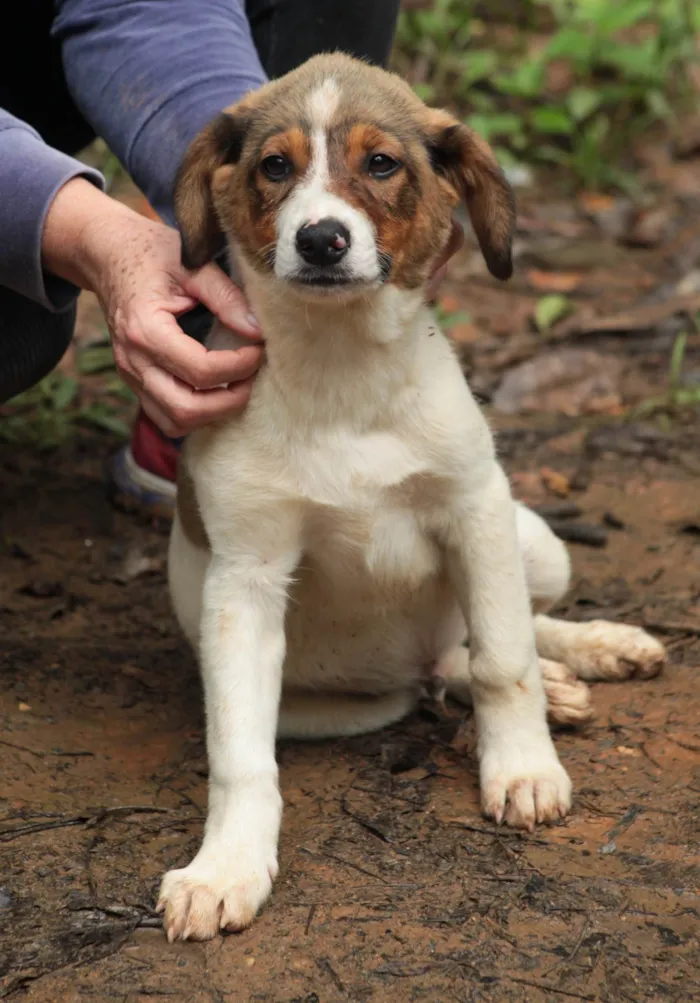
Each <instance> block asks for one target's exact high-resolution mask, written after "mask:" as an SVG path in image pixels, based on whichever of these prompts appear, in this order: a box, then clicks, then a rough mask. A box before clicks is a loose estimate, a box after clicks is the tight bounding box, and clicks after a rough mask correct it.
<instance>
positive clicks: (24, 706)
mask: <svg viewBox="0 0 700 1003" xmlns="http://www.w3.org/2000/svg"><path fill="white" fill-rule="evenodd" d="M31 709H32V708H31V705H30V704H28V703H23V702H22V701H21V700H20V702H19V703H18V704H17V710H21V711H22V712H23V713H26V712H27V711H28V710H31Z"/></svg>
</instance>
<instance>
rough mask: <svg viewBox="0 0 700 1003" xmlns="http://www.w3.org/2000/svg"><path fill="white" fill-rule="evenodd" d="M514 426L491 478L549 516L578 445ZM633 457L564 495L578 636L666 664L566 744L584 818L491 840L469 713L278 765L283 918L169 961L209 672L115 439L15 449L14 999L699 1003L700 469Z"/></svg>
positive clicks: (627, 436)
mask: <svg viewBox="0 0 700 1003" xmlns="http://www.w3.org/2000/svg"><path fill="white" fill-rule="evenodd" d="M509 424H511V427H510V428H507V427H506V428H505V429H504V431H503V433H502V435H501V440H500V441H501V452H502V454H503V456H504V460H505V462H506V464H507V466H508V467H509V469H510V470H511V472H512V473H513V475H514V478H513V479H514V484H515V486H516V490H518V492H519V494H520V495H521V496H522V497H526V498H527V499H528V500H530V501H532V502H533V503H536V504H545V505H546V506H548V507H546V508H545V511H546V512H554V513H555V515H556V512H557V506H561V505H562V504H563V503H562V502H561V501H557V500H555V499H553V498H552V496H551V492H550V493H549V494H548V493H547V491H546V489H545V488H544V486H543V484H544V480H546V478H544V480H543V476H542V474H541V471H542V469H543V468H544V469H545V470H550V471H551V470H552V469H556V470H557V471H558V472H560V473H561V475H562V476H569V477H571V478H573V476H574V475H575V474H576V473H577V472H579V473H580V466H581V456H582V455H583V454H584V453H586V450H585V449H583V448H582V447H580V446H579V447H578V448H577V446H576V442H577V441H578V438H579V437H580V436H579V432H578V431H577V429H578V426H577V425H576V423H573V425H572V422H571V421H570V420H568V419H562V418H556V419H552V418H549V419H548V420H547V421H546V422H545V421H542V420H539V421H535V420H532V419H530V420H528V421H524V420H522V419H519V420H518V422H517V423H515V422H512V423H509ZM567 426H572V428H568V427H567ZM613 433H614V434H613ZM644 433H645V429H644V427H641V428H640V427H638V426H629V427H625V429H624V434H621V433H620V430H619V428H614V429H612V430H609V431H608V435H609V438H610V441H609V442H606V443H604V444H605V445H606V446H607V449H605V450H601V451H597V452H595V453H594V454H593V453H591V450H590V449H588V451H587V453H586V455H587V459H586V466H587V470H586V476H587V478H588V486H587V487H586V488H585V489H580V490H578V491H576V492H575V493H574V494H573V495H572V496H571V497H575V503H576V505H577V506H578V507H579V509H580V510H581V513H582V514H581V516H580V517H578V518H573V519H568V520H566V521H567V522H569V524H570V525H579V526H580V525H581V524H583V525H584V527H587V528H588V529H590V528H591V527H593V528H595V529H597V530H598V532H601V531H602V533H603V535H605V536H606V538H607V539H606V545H605V546H603V547H601V546H595V547H592V546H589V545H585V544H572V553H573V557H574V565H575V584H574V588H573V590H572V592H571V594H570V596H569V597H567V599H566V601H565V605H564V606H563V608H562V609H561V610H560V613H561V614H562V615H564V616H566V617H571V618H593V617H599V616H604V617H608V618H611V619H615V618H617V619H620V620H627V621H629V622H634V623H638V624H642V625H645V626H646V627H647V629H649V630H650V631H651V632H652V633H655V634H656V635H657V636H659V637H660V638H662V639H663V641H664V642H665V643H666V644H667V645H668V651H669V664H668V667H667V669H666V670H665V672H664V673H663V675H662V676H660V677H659V678H657V679H654V680H650V681H646V682H638V681H632V682H628V683H620V684H599V685H597V686H596V687H595V692H594V701H595V706H596V709H597V718H596V720H595V721H594V722H593V724H591V725H589V726H588V727H587V728H586V729H585V730H584V731H582V732H561V733H560V734H559V735H558V736H557V744H558V748H559V752H560V754H561V757H562V759H563V762H564V764H565V765H566V767H567V769H568V770H569V771H570V773H571V775H572V777H573V780H574V783H575V789H576V798H575V802H574V807H573V811H572V813H571V815H570V817H569V818H568V819H567V820H566V821H565V822H564V823H563V824H561V825H559V826H556V827H553V828H549V829H540V830H538V831H537V832H536V833H535V834H534V835H532V836H530V835H522V834H516V833H511V832H508V831H507V830H505V829H496V828H495V827H494V826H492V825H491V824H490V823H487V822H486V821H484V820H483V819H482V818H481V816H480V814H479V807H478V798H477V787H476V771H475V764H474V757H473V733H472V727H471V722H470V720H469V718H468V717H467V718H465V716H464V713H463V712H462V711H460V710H459V709H458V708H457V707H454V708H452V709H451V711H450V714H449V715H448V716H442V717H441V716H439V715H438V714H437V713H436V711H435V710H434V709H433V708H432V707H430V706H426V707H424V708H423V709H422V710H421V711H420V712H419V713H417V714H415V715H414V716H413V717H411V718H410V719H408V720H406V721H404V722H402V723H401V725H400V726H397V727H395V728H392V729H389V730H387V731H386V732H383V733H381V734H378V735H373V736H368V737H366V738H362V739H355V740H351V741H339V742H327V743H322V744H312V743H306V744H285V745H283V746H282V747H281V748H280V762H281V779H282V789H283V793H284V799H285V804H286V812H285V817H284V823H283V829H282V838H281V857H280V863H281V869H280V877H279V879H278V881H277V884H276V887H275V890H274V894H273V896H272V898H271V900H270V902H269V903H268V905H267V906H266V908H265V909H264V911H263V913H262V914H261V916H260V917H259V918H258V920H257V922H256V924H255V925H254V926H253V927H252V929H250V930H247V931H245V932H244V933H242V934H239V935H234V936H226V937H222V938H218V939H217V940H215V941H213V942H211V943H209V944H204V945H202V944H177V945H173V946H169V945H168V944H167V943H166V941H165V938H164V935H163V933H162V931H161V928H160V921H159V919H158V918H157V917H155V915H154V912H153V906H154V901H155V898H154V896H155V893H156V890H157V885H158V882H159V878H160V876H161V875H162V873H163V871H164V870H166V869H168V868H170V867H173V866H178V865H181V864H184V863H185V862H187V861H188V859H189V858H190V856H191V854H192V853H193V851H194V850H195V848H196V845H197V842H198V840H199V838H200V834H201V830H202V820H203V813H204V807H205V803H206V759H205V754H204V747H203V741H202V713H201V708H200V696H199V683H198V678H197V671H196V666H195V663H194V660H193V658H192V656H191V654H190V653H189V651H188V650H187V648H186V646H185V644H184V643H183V642H182V640H181V639H180V637H179V635H178V632H177V629H176V626H175V624H174V622H173V618H172V616H171V614H170V612H169V608H168V601H167V595H166V588H165V579H164V571H163V559H164V551H165V543H166V537H165V535H164V534H163V532H162V530H160V529H159V527H153V526H148V525H144V524H143V523H141V522H139V521H138V520H137V519H135V518H134V517H133V516H129V515H127V514H123V513H119V512H116V511H115V510H114V509H113V508H112V507H111V505H110V504H109V502H108V501H107V499H106V497H105V493H104V487H103V482H102V467H101V463H102V461H103V459H104V456H105V454H106V451H107V450H108V449H109V444H108V443H105V442H104V441H102V440H99V439H97V438H91V437H86V438H84V439H78V440H76V441H73V442H72V443H71V444H70V445H68V446H66V447H64V448H63V450H62V451H60V453H59V454H54V455H53V456H52V457H51V462H50V465H49V464H48V463H47V459H46V458H45V457H41V456H39V455H32V454H29V455H28V454H27V453H26V452H20V451H18V450H15V449H9V448H3V451H2V454H1V456H0V482H1V487H0V506H1V509H2V541H3V543H2V557H1V564H2V584H1V591H0V629H1V631H2V649H1V653H0V660H1V661H0V665H1V682H2V695H1V701H2V703H1V707H2V720H3V729H2V733H1V735H0V740H1V742H2V745H1V746H0V748H1V753H0V756H1V760H2V764H3V770H2V773H3V783H2V798H1V801H0V804H1V809H0V810H1V819H0V844H1V846H0V859H1V861H2V864H1V867H0V874H1V876H2V877H1V884H2V891H1V892H0V922H1V924H2V940H1V942H0V966H1V968H0V970H1V971H2V980H1V981H0V986H1V988H0V995H3V996H7V997H9V998H11V999H13V1000H14V999H17V1000H27V1001H30V1000H31V1001H37V1003H38V1001H42V1003H44V1001H47V1003H48V1001H54V1000H56V1001H59V1000H60V1001H77V1000H83V999H96V1000H119V1001H123V1003H126V1001H128V1003H137V1001H138V1003H143V1001H150V1000H151V999H152V998H154V997H160V996H165V997H168V998H172V999H177V1000H182V1001H188V1003H189V1001H192V1003H204V1001H216V1003H219V1001H226V1003H229V1001H231V1003H233V1001H238V1000H241V1001H243V1000H259V1001H263V1000H265V1001H275V1003H292V1001H305V1003H313V1001H316V1000H318V1001H322V1003H331V1001H335V1000H358V1001H360V1000H401V1001H403V1000H406V1001H408V1000H430V1001H435V1000H438V1001H443V1000H444V1001H448V1000H450V1001H451V1000H457V1001H467V1000H468V1001H475V1003H476V1001H482V1000H483V1001H492V1000H493V1001H511V1000H513V1001H515V1000H518V1001H520V1000H523V1001H533V1003H540V1001H544V1000H553V1001H554V1000H558V999H560V998H561V999H567V998H568V999H571V998H573V999H587V1000H605V1001H608V1000H610V1001H613V1000H614V1001H617V1000H632V1001H640V1000H644V1001H647V1000H648V1001H659V1003H661V1001H669V1000H674V1001H675V1000H678V1001H682V1000H683V1001H684V1000H689V999H690V998H691V997H692V995H693V991H692V986H693V985H695V986H696V988H697V981H696V980H697V971H698V968H697V961H698V953H697V948H698V944H697V935H698V927H699V924H698V897H697V876H698V870H697V863H698V857H697V851H698V846H697V838H698V821H699V819H700V812H699V810H698V795H699V794H700V770H699V769H698V764H699V762H700V759H699V756H698V753H700V741H699V739H698V732H697V722H698V720H699V717H700V715H699V714H698V711H699V705H700V698H699V694H698V687H697V670H698V666H699V665H700V576H699V575H698V562H699V559H700V526H699V525H698V516H699V515H700V504H699V497H698V486H697V480H696V478H695V477H694V476H693V474H692V473H690V472H689V471H688V470H687V469H686V466H685V465H684V462H683V461H684V457H686V456H688V457H692V456H693V455H696V450H695V448H691V447H693V446H696V445H697V444H696V443H693V442H690V441H689V442H688V445H687V450H688V451H687V454H686V453H685V452H684V449H683V448H682V447H681V446H679V445H678V442H677V441H676V454H675V455H674V456H669V455H665V456H664V457H662V458H659V456H660V453H659V448H658V441H657V440H655V439H654V437H653V436H652V437H651V440H650V439H649V430H648V429H647V430H646V433H647V434H646V437H645V434H644ZM596 435H597V436H598V439H599V440H600V439H601V437H602V438H604V436H602V433H601V429H600V427H598V428H597V429H596ZM683 435H685V436H686V437H688V439H689V440H690V439H692V438H694V436H693V434H692V432H691V431H689V430H685V432H684V433H683V434H681V435H680V436H676V437H675V439H676V440H678V439H679V438H680V439H681V440H682V439H683ZM589 438H590V435H589ZM650 441H651V445H652V448H651V449H649V442H650ZM572 444H573V445H572ZM634 449H636V450H637V452H636V453H635V454H634V455H633V456H632V457H630V456H629V455H628V454H629V452H630V450H634ZM566 505H569V506H570V505H571V501H570V500H569V501H568V502H567V503H566ZM566 505H565V507H564V509H559V511H566ZM552 506H554V509H552Z"/></svg>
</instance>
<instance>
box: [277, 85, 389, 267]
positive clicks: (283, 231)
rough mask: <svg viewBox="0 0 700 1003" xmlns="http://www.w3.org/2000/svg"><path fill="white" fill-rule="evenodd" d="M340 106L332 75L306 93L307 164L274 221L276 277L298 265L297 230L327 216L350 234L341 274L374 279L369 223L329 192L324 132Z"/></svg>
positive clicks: (372, 234)
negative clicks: (308, 147) (309, 135)
mask: <svg viewBox="0 0 700 1003" xmlns="http://www.w3.org/2000/svg"><path fill="white" fill-rule="evenodd" d="M339 104H340V86H339V84H338V82H337V80H335V79H334V78H333V77H326V78H325V80H323V81H322V82H321V83H320V84H319V86H318V87H317V88H316V89H315V90H313V91H312V92H311V93H310V94H309V97H308V100H307V103H306V113H307V115H308V117H309V122H310V125H311V162H310V164H309V167H308V170H307V172H306V174H305V176H304V177H303V178H301V179H300V180H299V183H298V184H297V186H296V189H295V191H294V192H293V193H292V195H291V197H290V198H289V199H287V201H286V202H285V203H284V205H283V206H282V209H281V211H280V213H279V215H278V217H277V248H276V253H275V274H276V275H277V276H278V277H279V278H288V277H290V276H293V275H294V273H295V272H297V271H298V269H299V268H300V267H301V266H302V264H303V262H302V261H301V259H300V258H299V255H298V253H297V250H296V234H297V232H298V230H299V228H300V227H302V226H307V225H309V224H315V223H318V221H319V220H321V219H325V218H328V217H332V218H333V219H337V220H338V221H339V222H340V223H342V224H343V225H344V226H345V227H346V228H347V230H348V232H349V234H350V242H349V244H350V249H349V252H348V254H347V255H346V257H345V258H344V259H343V262H344V263H343V270H344V271H345V272H346V273H347V274H348V275H350V276H352V277H353V278H358V279H364V280H366V281H374V280H375V279H377V278H378V276H379V261H378V257H377V248H376V244H375V232H374V227H373V225H372V223H371V222H370V220H369V219H368V218H367V216H365V214H364V213H363V212H360V211H359V210H358V209H356V208H355V207H354V206H352V205H350V204H349V203H348V202H346V201H345V200H344V199H343V198H341V197H340V196H338V195H336V194H334V193H333V192H332V191H330V181H331V174H330V165H329V162H328V129H329V127H330V125H331V123H332V121H333V117H334V116H335V113H336V111H337V110H338V105H339Z"/></svg>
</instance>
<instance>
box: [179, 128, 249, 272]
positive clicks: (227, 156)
mask: <svg viewBox="0 0 700 1003" xmlns="http://www.w3.org/2000/svg"><path fill="white" fill-rule="evenodd" d="M248 124H249V115H248V114H247V113H246V112H245V111H244V110H239V109H237V108H233V109H231V111H230V112H222V113H221V115H218V116H217V117H216V118H215V119H214V121H213V122H212V123H211V124H210V125H208V126H207V127H206V129H204V130H203V131H202V132H200V133H199V135H198V136H196V137H195V138H194V139H193V141H192V142H191V143H190V145H189V147H188V149H187V152H186V154H185V158H184V160H183V161H182V164H181V166H180V170H179V171H178V173H177V177H176V179H175V219H176V220H177V225H178V227H179V229H180V236H181V238H182V263H183V265H184V266H185V268H190V269H192V268H201V267H202V265H205V264H206V263H207V261H211V259H212V258H213V257H214V256H215V255H216V253H217V252H218V251H220V250H222V249H223V247H224V244H225V241H224V234H223V231H222V229H221V226H220V224H219V220H218V218H217V215H216V210H215V208H214V202H213V199H212V184H213V181H214V175H215V173H216V172H217V171H218V170H219V169H220V168H222V167H224V166H226V165H233V164H236V163H238V161H239V160H240V157H241V152H242V150H243V142H244V140H245V135H246V132H247V130H248Z"/></svg>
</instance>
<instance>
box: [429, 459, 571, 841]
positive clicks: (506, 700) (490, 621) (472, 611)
mask: <svg viewBox="0 0 700 1003" xmlns="http://www.w3.org/2000/svg"><path fill="white" fill-rule="evenodd" d="M482 472H483V476H482V477H481V478H480V483H478V484H477V485H476V487H474V486H472V487H471V488H470V489H469V490H468V491H467V492H466V493H465V494H463V495H462V496H461V497H460V498H459V501H458V502H457V504H456V505H455V510H454V512H453V513H452V518H451V521H450V531H449V539H448V567H449V569H450V575H451V579H452V582H453V587H454V588H455V591H456V593H457V596H458V598H459V601H460V605H461V606H462V610H463V613H464V616H465V618H466V620H467V623H468V625H469V648H470V664H471V671H470V675H471V678H472V684H471V689H472V696H473V702H474V714H475V718H476V726H477V735H478V744H477V748H478V755H479V761H480V775H481V803H482V808H483V811H484V813H485V814H486V815H489V816H491V817H492V818H494V819H495V820H496V821H497V822H501V821H503V819H505V821H506V822H508V823H509V824H510V825H515V826H521V827H524V828H527V829H532V828H533V827H534V824H535V822H546V821H551V820H554V819H558V818H560V817H561V816H563V815H565V814H566V812H567V811H568V809H569V806H570V802H571V783H570V781H569V778H568V776H567V774H566V772H565V771H564V769H563V767H562V766H561V764H560V763H559V760H558V758H557V754H556V751H555V749H554V745H553V743H552V739H551V737H550V734H549V728H548V727H547V721H546V700H545V695H544V690H543V687H542V679H541V675H540V667H539V661H538V658H537V651H536V649H535V636H534V625H533V618H532V613H531V609H530V599H529V596H528V592H527V585H526V581H525V571H524V566H523V560H522V556H521V551H520V546H519V544H518V538H517V533H516V524H515V505H514V502H513V500H512V498H511V493H510V488H509V485H508V481H507V479H506V477H505V474H504V473H503V471H502V470H501V468H500V466H499V465H498V464H497V462H496V461H495V459H493V460H491V461H490V462H488V463H484V464H482Z"/></svg>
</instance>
